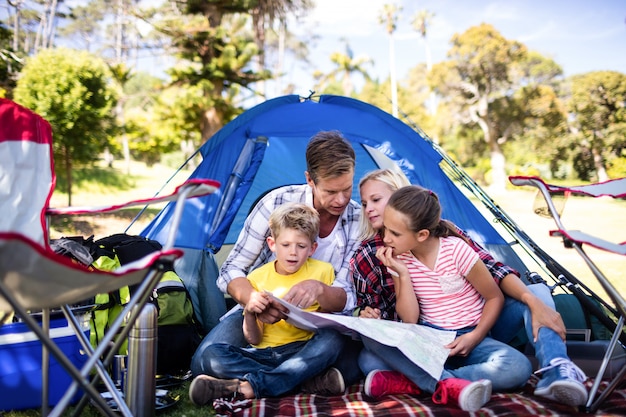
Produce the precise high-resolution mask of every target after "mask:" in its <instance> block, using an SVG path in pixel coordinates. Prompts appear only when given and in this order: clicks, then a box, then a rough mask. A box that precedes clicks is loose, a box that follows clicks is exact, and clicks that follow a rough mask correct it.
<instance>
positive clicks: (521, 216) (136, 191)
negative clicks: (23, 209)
mask: <svg viewBox="0 0 626 417" xmlns="http://www.w3.org/2000/svg"><path fill="white" fill-rule="evenodd" d="M172 173H173V170H172V169H171V168H166V167H163V166H158V165H157V166H153V167H150V168H148V167H146V166H145V165H143V164H140V163H133V164H131V165H130V166H129V167H123V165H122V163H116V164H115V165H114V168H112V169H108V168H103V167H100V168H98V169H97V170H94V171H93V172H92V173H91V175H84V176H80V177H78V178H80V181H78V184H77V186H76V188H75V189H74V196H73V199H74V200H73V205H104V204H112V203H120V202H125V201H129V200H132V199H137V198H148V197H151V196H153V195H154V194H155V193H156V192H157V191H159V190H161V188H162V187H163V184H165V183H166V181H167V180H168V179H169V178H170V176H171V175H172ZM102 175H104V176H105V177H107V176H113V177H115V178H113V179H108V180H106V181H105V182H103V183H104V184H105V185H104V186H102V185H95V184H96V182H94V179H95V178H102ZM188 175H189V172H181V173H179V174H178V175H177V176H176V177H175V178H173V179H172V180H171V182H170V184H168V185H167V186H166V187H165V188H164V189H163V191H162V193H165V192H168V191H169V190H171V189H173V187H175V186H176V185H178V184H180V183H181V182H182V181H183V180H184V179H185V178H186V177H187V176H188ZM103 183H97V184H103ZM492 198H493V199H494V201H495V202H496V204H497V205H498V206H500V207H501V208H502V209H503V210H504V211H505V212H506V213H507V214H508V216H509V217H510V218H511V219H512V220H513V221H514V222H515V223H516V224H517V225H518V226H519V227H520V228H521V229H523V230H524V231H525V232H526V233H527V234H528V235H529V236H530V237H531V238H532V239H533V240H534V241H535V242H536V243H537V244H538V245H539V246H540V247H542V248H543V249H544V250H545V251H547V252H548V253H549V254H550V255H551V256H552V257H554V259H555V260H557V261H558V262H559V263H561V264H562V265H563V266H564V267H566V268H567V269H568V270H569V271H570V272H572V273H573V274H574V275H575V276H577V277H578V278H579V279H580V280H581V281H583V282H584V283H585V285H587V286H588V287H590V288H591V289H592V290H593V291H594V292H596V293H598V294H599V295H601V296H603V297H604V298H605V299H606V297H605V295H604V291H603V290H602V288H601V287H600V285H599V284H598V282H597V280H596V279H595V277H593V275H592V274H591V272H590V271H589V268H588V267H587V266H586V265H585V264H584V262H583V261H582V259H581V258H580V256H578V254H577V253H576V252H575V251H574V250H573V249H566V248H564V247H563V244H562V243H561V241H560V239H558V238H554V237H550V236H549V233H548V232H549V230H552V229H554V228H555V225H554V222H553V221H552V220H551V219H547V218H542V217H539V216H537V215H535V214H534V212H533V205H534V203H535V192H534V191H532V190H530V189H513V190H508V191H507V192H506V193H505V194H502V195H495V196H492ZM51 205H52V206H64V205H67V195H66V194H64V193H62V192H61V191H56V192H55V194H54V195H53V197H52V201H51ZM160 208H161V207H158V206H157V207H153V208H150V209H149V210H147V211H146V213H144V215H142V217H141V219H140V220H139V221H137V222H136V223H135V224H134V225H133V226H132V227H131V228H130V229H129V231H128V232H129V233H139V232H140V231H141V229H142V227H143V226H144V225H145V224H147V223H148V222H149V220H150V219H151V218H153V217H154V215H156V213H158V211H159V210H160ZM138 211H139V209H132V210H124V211H122V212H120V213H117V214H115V215H106V216H80V217H78V218H73V219H69V218H61V219H56V220H55V222H54V223H53V224H52V228H51V237H53V238H54V237H59V236H62V235H65V236H70V235H83V236H89V235H91V234H94V235H96V238H98V237H103V236H107V235H109V234H112V233H118V232H122V231H124V230H126V228H127V226H128V225H129V224H130V222H131V221H132V219H133V218H134V217H135V215H136V214H137V213H138ZM481 211H483V212H484V213H485V215H487V217H490V215H489V214H488V211H487V210H486V209H484V208H481ZM624 213H626V202H625V201H623V200H617V201H616V200H611V199H606V198H600V199H590V198H577V197H574V198H570V200H569V201H568V202H567V205H566V207H565V211H564V214H563V221H564V222H565V224H566V226H568V227H569V228H571V229H580V230H584V231H587V232H589V233H592V234H594V235H597V236H599V237H601V238H604V239H607V240H610V241H613V242H622V241H624V240H626V236H625V235H626V229H625V228H624V226H623V220H622V219H623V218H624ZM496 227H498V226H497V225H496ZM505 236H506V237H505V238H507V239H508V238H509V236H508V235H506V234H505ZM587 252H588V253H589V254H590V256H591V257H592V258H593V259H594V260H595V261H596V262H597V263H598V265H599V266H600V268H601V269H602V270H603V271H604V272H605V274H606V275H607V276H608V277H609V278H610V280H611V281H612V282H613V284H614V285H615V286H616V287H617V289H618V291H619V292H620V293H621V294H626V257H623V256H619V255H614V254H610V253H606V252H603V251H600V250H596V249H593V248H589V249H588V250H587ZM523 259H524V258H523ZM524 260H526V259H524ZM538 268H540V266H539V267H538ZM188 387H189V383H188V382H187V383H184V384H183V385H182V386H181V387H180V388H178V389H176V390H173V391H172V394H173V395H178V396H179V398H180V399H179V402H178V404H176V405H175V406H174V407H171V408H169V409H165V410H163V411H160V412H159V413H158V415H159V416H164V417H165V416H186V417H195V416H206V415H214V411H213V410H212V409H211V408H210V407H196V406H194V405H193V404H191V402H190V400H189V397H188V395H187V390H188ZM70 412H71V409H70ZM70 412H68V413H67V414H68V415H69V414H70ZM3 415H4V416H6V417H27V416H38V415H40V410H26V411H20V412H7V413H4V414H3ZM82 415H85V416H88V417H89V416H92V415H93V416H95V415H99V413H98V412H97V411H95V409H94V408H93V407H91V406H89V407H88V408H87V409H86V410H84V412H83V414H82Z"/></svg>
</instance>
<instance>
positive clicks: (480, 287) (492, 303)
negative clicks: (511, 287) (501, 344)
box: [466, 261, 504, 340]
mask: <svg viewBox="0 0 626 417" xmlns="http://www.w3.org/2000/svg"><path fill="white" fill-rule="evenodd" d="M466 279H467V280H468V281H469V282H470V284H472V285H473V286H474V288H476V291H478V292H479V293H480V295H482V297H483V298H484V299H485V305H484V307H483V313H482V315H481V317H480V320H479V321H478V325H476V329H475V330H474V332H476V333H477V334H478V335H479V336H480V340H482V339H484V338H485V336H487V333H489V331H490V330H491V328H492V327H493V325H494V324H495V323H496V320H498V316H499V315H500V312H501V311H502V307H503V306H504V295H503V294H502V291H500V288H499V287H498V285H497V284H496V283H495V281H494V280H493V278H492V277H491V274H490V273H489V270H488V269H487V267H486V266H485V264H484V263H482V262H480V261H478V262H476V263H475V264H474V266H473V267H472V269H470V272H469V273H468V274H467V277H466Z"/></svg>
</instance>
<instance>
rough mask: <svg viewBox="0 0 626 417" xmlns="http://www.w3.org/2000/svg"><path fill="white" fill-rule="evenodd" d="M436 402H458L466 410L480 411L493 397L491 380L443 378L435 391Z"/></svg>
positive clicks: (434, 400) (434, 398)
mask: <svg viewBox="0 0 626 417" xmlns="http://www.w3.org/2000/svg"><path fill="white" fill-rule="evenodd" d="M432 398H433V402H434V403H435V404H456V405H457V406H458V407H459V408H460V409H461V410H464V411H470V412H473V411H478V410H479V409H480V408H481V407H482V406H483V405H485V404H486V403H487V402H488V401H489V399H490V398H491V381H489V380H488V379H481V380H479V381H475V382H472V381H468V380H466V379H461V378H448V379H443V380H441V381H439V382H438V383H437V388H436V389H435V392H434V393H433V397H432Z"/></svg>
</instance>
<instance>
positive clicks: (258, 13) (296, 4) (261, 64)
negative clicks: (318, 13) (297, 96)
mask: <svg viewBox="0 0 626 417" xmlns="http://www.w3.org/2000/svg"><path fill="white" fill-rule="evenodd" d="M311 7H313V2H312V1H311V0H257V4H256V6H255V7H253V8H252V10H251V15H252V26H253V28H254V40H255V42H256V45H257V48H258V50H259V55H258V57H257V72H258V73H261V72H263V70H265V68H266V63H265V61H266V53H265V51H266V45H267V40H266V37H267V31H268V30H270V29H271V28H273V26H274V23H275V22H276V21H278V24H279V31H281V34H283V35H284V33H285V32H286V31H287V23H286V22H287V15H288V14H289V13H293V14H296V15H298V14H300V13H304V12H306V11H307V10H309V9H311ZM283 53H284V48H283V49H281V50H279V57H278V59H279V62H281V58H282V56H281V54H283ZM259 83H260V84H261V86H260V88H259V90H261V93H262V95H263V97H264V98H265V97H266V95H267V94H266V91H265V81H264V80H261V81H260V82H259Z"/></svg>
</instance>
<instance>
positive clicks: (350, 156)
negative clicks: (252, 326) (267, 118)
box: [191, 132, 360, 395]
mask: <svg viewBox="0 0 626 417" xmlns="http://www.w3.org/2000/svg"><path fill="white" fill-rule="evenodd" d="M355 162H356V161H355V154H354V149H352V146H351V145H350V143H349V142H348V141H346V140H345V139H344V138H343V137H342V136H341V134H340V133H339V132H320V133H318V134H316V135H315V136H314V137H313V138H312V139H311V140H310V142H309V144H308V145H307V149H306V163H307V170H306V171H305V173H304V175H305V179H306V184H304V185H295V186H284V187H280V188H277V189H276V190H273V191H271V192H269V193H268V194H267V195H266V196H264V197H263V198H262V199H261V200H260V201H259V202H258V203H257V204H256V206H255V207H254V209H253V210H252V211H251V213H250V215H249V216H248V218H247V219H246V222H245V224H244V227H243V229H242V231H241V233H240V234H239V237H238V239H237V242H236V243H235V246H234V247H233V250H232V251H231V253H230V254H229V256H228V258H227V259H226V261H225V262H224V264H223V265H222V268H221V270H220V275H219V278H218V280H217V284H218V287H219V288H220V289H221V290H222V291H223V292H225V293H226V292H227V293H228V294H229V295H230V296H231V297H232V298H233V299H234V300H235V301H236V302H237V303H239V304H240V305H245V304H247V302H248V300H249V297H250V294H251V293H252V291H253V288H252V286H251V284H250V282H249V281H248V280H247V279H246V276H247V274H248V273H249V272H250V271H252V270H253V269H255V268H256V267H258V266H260V265H263V264H265V263H267V262H268V261H270V260H272V259H273V256H274V255H273V253H272V252H271V250H270V249H269V247H268V245H267V241H266V238H267V237H268V236H269V227H268V219H269V216H270V214H271V213H272V212H273V211H274V209H275V208H276V207H278V206H280V205H281V204H283V203H286V202H300V203H305V204H307V205H309V206H312V207H313V208H315V209H316V210H317V212H318V213H319V215H320V232H319V237H318V240H317V244H318V247H317V250H316V252H315V254H314V255H313V257H314V258H316V259H319V260H323V261H326V262H330V263H331V264H332V265H333V267H334V269H335V275H336V277H335V281H334V282H333V284H332V285H330V286H329V285H326V284H323V283H321V282H320V281H316V280H306V281H303V282H301V283H298V284H296V285H294V286H293V287H292V288H291V289H290V290H289V291H288V292H287V294H286V295H285V296H284V297H283V299H284V300H286V301H287V302H289V303H291V304H293V305H297V306H299V307H301V308H306V307H309V306H311V305H312V304H314V303H315V302H317V303H319V305H320V307H321V310H322V311H327V312H346V313H350V312H351V311H352V309H353V308H354V305H355V295H354V288H353V286H352V280H351V278H350V276H349V261H350V258H351V257H352V254H353V253H354V251H355V250H356V248H357V247H358V245H359V240H358V232H359V215H360V206H359V204H357V203H356V202H355V201H353V200H351V195H352V186H353V182H354V167H355ZM258 317H259V319H260V320H261V321H262V322H265V323H275V322H277V321H278V320H281V319H283V318H285V314H284V308H283V307H282V306H280V305H278V304H276V305H272V306H271V307H270V308H268V309H267V310H266V311H265V312H263V313H261V314H259V315H258ZM347 341H348V340H347V337H345V336H340V335H339V334H338V333H337V332H334V331H330V332H319V333H318V334H316V335H315V337H314V338H313V339H312V340H311V341H309V343H307V348H305V349H302V350H301V351H300V352H298V353H297V355H298V356H299V357H300V358H301V359H302V363H303V364H304V366H307V367H309V368H311V369H316V371H317V372H319V375H318V377H316V378H313V379H311V380H309V381H307V382H305V383H304V384H303V385H302V387H301V388H302V390H303V391H304V392H314V393H320V394H328V395H332V394H339V393H340V392H339V391H341V387H344V386H345V382H346V381H344V377H345V379H346V380H347V382H348V383H352V382H354V381H356V380H357V379H358V378H359V377H360V375H359V374H358V373H357V374H354V372H358V366H356V364H355V362H354V361H356V355H352V356H353V358H354V359H353V362H354V364H352V366H347V367H345V368H344V369H340V370H339V371H340V372H337V369H335V368H330V369H326V368H327V366H328V364H329V363H330V364H332V363H333V362H335V361H336V360H337V359H338V358H339V356H340V354H341V353H342V352H343V351H344V349H343V348H344V345H345V344H346V342H347ZM214 343H226V344H230V345H234V346H239V347H241V346H246V345H247V343H246V341H245V339H244V337H243V332H242V313H241V310H237V311H234V312H233V311H231V314H229V315H227V316H226V317H225V318H223V319H222V321H221V322H220V323H219V324H218V325H217V326H216V327H215V328H213V330H211V332H210V333H209V334H208V335H207V336H206V337H205V339H204V340H203V341H202V343H201V345H200V346H199V347H198V349H197V350H196V353H195V354H194V356H193V358H192V362H191V370H192V372H193V374H194V375H200V374H209V375H210V374H211V373H212V366H211V361H210V360H209V359H208V358H205V357H204V355H203V354H204V352H205V350H206V348H207V347H208V346H210V345H211V344H214ZM320 346H323V349H319V348H318V347H320ZM309 347H310V348H309ZM320 351H322V354H320ZM341 363H343V361H342V360H340V361H338V362H337V364H338V365H337V366H338V367H341V365H340V364H341ZM341 371H343V374H342V372H341ZM349 371H352V374H349V375H345V374H346V372H349Z"/></svg>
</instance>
